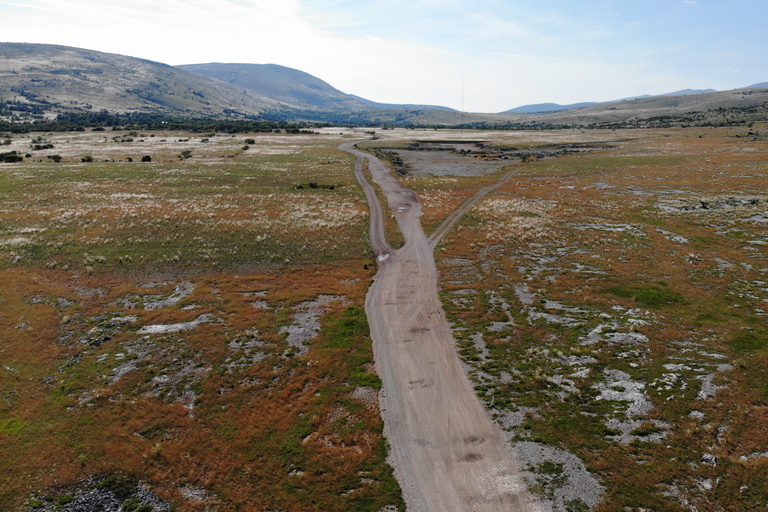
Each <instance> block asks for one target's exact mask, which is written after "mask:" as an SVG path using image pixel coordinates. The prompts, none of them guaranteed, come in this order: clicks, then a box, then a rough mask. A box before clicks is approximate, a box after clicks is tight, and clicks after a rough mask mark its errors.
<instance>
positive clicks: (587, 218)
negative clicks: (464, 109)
mask: <svg viewBox="0 0 768 512" xmlns="http://www.w3.org/2000/svg"><path fill="white" fill-rule="evenodd" d="M763 131H764V130H763ZM747 132H748V130H747V129H746V128H745V129H725V130H715V129H712V130H696V129H685V130H665V131H651V130H642V131H641V130H637V131H605V132H586V133H585V132H577V131H562V132H549V133H512V134H498V133H497V134H491V133H487V134H483V136H484V137H485V139H484V144H482V145H477V144H474V143H468V144H457V145H456V147H455V148H454V152H453V155H454V156H453V157H454V159H464V160H463V162H464V163H465V166H469V167H471V165H472V164H471V162H472V161H480V162H482V164H481V165H480V166H479V167H478V172H476V173H475V176H472V173H471V172H441V171H440V170H439V169H438V167H441V166H440V164H439V162H440V161H442V160H445V158H446V155H445V154H441V155H440V156H439V158H438V157H436V158H435V159H434V161H435V162H438V163H435V166H436V167H435V169H434V170H433V171H432V172H427V173H424V172H415V171H413V172H411V170H409V165H412V169H422V170H423V169H424V166H423V165H421V166H417V165H415V164H416V163H417V162H421V163H422V164H423V162H425V161H427V160H429V157H428V156H425V155H427V153H423V152H424V151H425V148H424V146H425V145H426V146H429V147H431V148H432V151H434V150H435V149H437V147H438V146H440V145H442V146H445V144H444V143H436V142H432V143H430V142H429V141H428V139H427V137H428V135H427V134H421V135H414V136H413V137H412V138H415V139H417V140H420V142H419V143H416V144H414V143H413V141H412V140H411V141H404V142H402V143H400V149H398V148H397V145H396V144H394V143H393V142H392V141H386V144H381V143H382V141H376V142H375V144H381V145H382V146H386V147H388V148H395V149H389V150H386V151H394V152H395V153H397V154H398V155H399V156H400V157H401V159H402V165H401V163H400V162H398V161H397V159H394V160H393V159H390V160H391V161H394V162H395V164H396V165H394V167H398V166H400V167H404V168H405V171H404V172H405V173H406V174H405V176H404V177H403V178H402V179H403V182H404V184H406V186H409V187H411V188H414V189H416V190H417V191H418V192H419V194H420V197H421V198H422V202H423V204H424V212H425V214H424V223H425V225H426V226H428V227H429V226H436V225H437V224H438V223H439V222H440V220H442V219H443V218H445V216H447V215H448V214H449V213H450V212H451V211H453V209H455V207H456V206H458V205H459V204H460V203H461V202H462V201H463V200H464V199H466V198H467V197H469V196H470V195H471V193H472V191H474V190H477V189H479V188H480V187H481V186H484V185H486V184H488V183H490V182H492V181H493V180H494V179H498V178H499V177H500V176H501V175H502V173H503V172H505V170H509V169H513V168H515V166H518V167H520V163H519V161H515V160H514V159H510V158H507V159H505V156H509V155H511V154H512V153H514V152H519V151H521V150H523V149H526V150H531V151H533V152H534V153H536V152H538V153H540V151H539V150H538V149H537V148H539V149H540V148H541V147H542V146H544V145H547V146H548V147H552V145H553V144H554V145H558V146H559V147H563V146H564V145H573V144H585V145H590V144H591V145H595V146H600V148H601V149H594V150H586V151H580V152H575V153H571V154H568V155H560V156H558V157H557V158H545V157H546V156H547V155H543V154H542V155H538V156H536V155H534V156H533V157H530V158H528V159H529V160H531V162H529V163H528V164H527V165H525V166H523V167H520V168H519V170H518V174H517V175H516V177H514V178H513V179H512V180H510V181H509V182H508V183H507V184H505V185H503V186H502V187H500V188H499V189H497V190H496V191H495V192H494V193H491V194H490V195H489V196H487V197H486V198H485V199H483V200H481V201H480V202H479V203H477V204H476V205H475V206H474V207H473V208H472V210H471V211H470V212H469V213H468V215H466V216H465V217H464V218H463V219H462V221H461V222H460V223H459V224H458V225H457V227H456V229H455V230H454V231H453V232H451V233H449V234H448V235H447V237H446V238H445V239H444V240H443V242H442V243H441V244H440V245H439V246H438V252H437V256H436V257H437V263H438V268H439V270H440V273H441V283H442V292H441V293H442V298H443V302H444V307H445V309H446V311H447V312H448V316H449V318H450V319H451V321H452V323H453V325H454V328H455V336H456V338H457V343H458V348H459V350H460V352H461V355H462V357H463V359H464V361H465V363H466V365H467V370H468V371H469V372H470V374H471V375H472V378H473V379H474V381H475V383H476V389H477V392H478V394H479V395H480V396H481V397H482V399H483V400H484V401H485V403H486V405H487V407H488V409H489V411H490V413H491V414H492V416H493V418H494V419H495V420H496V421H497V422H498V424H499V426H500V427H501V428H502V429H504V430H505V431H506V432H507V433H508V436H509V439H510V442H511V443H512V444H513V445H514V446H515V447H516V448H517V450H518V452H519V454H520V457H521V459H522V460H523V461H524V465H527V469H528V475H527V477H528V481H529V484H530V485H531V486H532V487H533V490H534V492H537V493H538V494H539V495H540V496H541V497H542V498H543V499H545V500H548V501H549V502H550V504H551V505H552V506H553V507H554V509H555V510H567V511H578V510H587V509H588V508H589V505H591V503H590V494H589V493H590V492H591V493H597V494H599V495H600V500H601V503H600V504H597V505H596V507H595V509H596V510H602V511H614V510H654V511H662V510H664V511H678V510H700V511H702V510H727V511H736V510H743V511H747V510H757V509H763V508H765V507H766V506H767V505H768V435H767V434H768V432H767V431H766V425H768V327H766V320H767V318H766V317H767V316H768V142H766V140H765V139H764V138H761V137H759V136H754V135H752V136H747ZM441 137H442V138H446V137H448V136H446V134H441ZM451 137H452V138H454V139H458V138H461V137H465V138H469V137H471V138H472V139H475V140H476V139H477V138H478V133H471V134H463V135H458V134H454V135H452V136H451ZM419 145H421V146H422V147H421V148H418V146H419ZM403 148H407V149H406V150H403ZM443 149H444V148H443ZM410 152H422V154H420V155H419V156H418V157H413V156H412V155H411V154H410ZM489 161H491V162H493V161H495V162H498V163H500V164H505V165H506V166H504V167H502V168H501V170H498V171H490V172H489V170H488V169H487V162H489ZM454 167H458V164H456V163H455V162H454ZM443 168H444V169H445V168H446V166H443ZM428 232H429V230H428ZM585 490H588V491H589V492H587V493H585ZM592 496H594V494H592Z"/></svg>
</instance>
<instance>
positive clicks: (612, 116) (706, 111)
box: [513, 88, 768, 125]
mask: <svg viewBox="0 0 768 512" xmlns="http://www.w3.org/2000/svg"><path fill="white" fill-rule="evenodd" d="M766 104H768V88H764V89H760V88H744V89H734V90H731V91H717V92H707V93H700V94H688V95H675V96H649V97H646V98H639V99H634V100H627V101H620V102H609V103H599V104H597V105H593V106H591V107H586V108H581V109H574V110H566V111H560V112H550V113H544V114H533V115H532V114H525V115H517V116H516V117H514V118H513V121H516V120H525V121H528V122H531V121H532V120H535V121H536V122H538V123H551V124H576V125H579V124H594V123H598V124H601V123H623V122H632V121H638V122H639V121H642V120H647V119H651V118H661V117H669V118H677V119H680V120H681V121H680V122H681V123H682V122H684V121H682V120H683V119H684V118H690V119H693V118H695V117H696V116H694V115H693V114H696V113H700V114H702V115H704V116H705V117H706V116H709V117H711V118H712V122H724V121H725V118H724V117H723V115H724V114H722V113H721V114H718V113H717V112H715V111H718V110H721V109H725V110H727V109H739V110H743V109H744V108H746V107H751V108H765V105H766ZM737 113H738V112H735V113H734V114H737ZM688 122H693V121H692V120H691V121H688Z"/></svg>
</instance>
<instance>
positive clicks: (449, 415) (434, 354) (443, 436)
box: [341, 144, 539, 512]
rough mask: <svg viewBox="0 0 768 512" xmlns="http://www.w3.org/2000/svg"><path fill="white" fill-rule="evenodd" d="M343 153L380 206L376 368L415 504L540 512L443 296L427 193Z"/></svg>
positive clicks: (372, 315)
mask: <svg viewBox="0 0 768 512" xmlns="http://www.w3.org/2000/svg"><path fill="white" fill-rule="evenodd" d="M341 149H343V150H345V151H348V152H350V153H352V154H354V155H356V156H357V157H358V161H357V164H356V166H355V173H356V174H357V177H358V180H359V181H360V183H361V185H362V186H363V189H364V190H365V192H366V195H367V197H368V202H369V204H370V207H371V244H372V246H373V250H374V253H375V254H376V257H377V259H378V262H379V271H378V273H377V274H376V276H375V278H374V284H373V286H371V289H370V290H369V292H368V295H367V297H366V304H365V309H366V313H367V314H368V321H369V323H370V326H371V336H372V338H373V349H374V357H375V360H376V370H377V372H378V373H379V376H380V377H381V379H382V381H383V383H384V388H383V393H382V395H383V396H382V401H381V409H382V415H383V417H384V424H385V431H384V433H385V435H386V437H387V438H388V440H389V443H390V445H391V462H392V465H393V466H394V468H395V475H396V476H397V479H398V481H399V482H400V485H401V486H402V488H403V493H404V497H405V500H406V502H407V504H408V510H409V511H411V512H426V511H429V512H431V511H446V512H464V511H476V512H481V511H483V512H485V511H488V512H490V511H494V512H497V511H529V510H539V507H538V506H537V505H536V504H535V502H534V501H533V500H532V498H531V496H530V494H529V493H528V490H527V487H526V485H525V483H524V481H523V479H522V477H521V476H520V474H519V469H518V466H517V463H516V461H515V460H514V457H513V456H512V454H511V453H510V451H509V449H508V446H507V443H506V442H505V440H504V439H503V437H502V436H501V434H500V433H499V432H498V431H497V429H496V428H495V426H494V425H493V423H492V422H491V420H490V418H489V417H488V414H487V412H486V411H485V409H484V408H483V406H482V405H481V403H480V401H479V399H478V398H477V396H476V395H475V392H474V390H473V389H472V386H471V384H470V382H469V379H468V378H467V376H466V374H465V373H464V371H463V369H462V366H461V362H460V360H459V358H458V355H457V354H456V349H455V341H454V339H453V335H452V333H451V329H450V326H449V325H448V322H447V321H446V318H445V313H444V312H443V309H442V305H441V303H440V300H439V298H438V288H437V269H436V267H435V260H434V257H433V243H435V242H436V240H433V241H430V240H428V239H427V237H426V236H425V234H424V231H423V229H422V226H421V221H420V216H421V205H420V204H419V200H418V197H417V195H416V194H415V193H414V192H413V191H412V190H409V189H407V188H405V187H403V186H402V185H400V183H399V182H398V181H397V180H396V179H395V178H394V177H393V176H392V175H391V174H390V172H389V170H388V169H387V167H386V166H385V165H384V164H383V163H382V162H381V161H379V160H377V159H376V158H373V157H372V156H370V155H368V154H365V153H362V152H360V151H357V150H355V149H354V148H353V145H352V144H345V145H342V146H341ZM365 158H367V159H368V160H369V170H370V171H371V175H372V177H373V180H374V181H375V182H376V184H377V185H379V186H380V187H381V189H382V191H383V192H384V194H385V195H386V197H387V200H388V202H389V207H390V210H391V211H392V213H393V214H394V215H395V218H396V220H397V222H398V225H399V226H400V230H401V231H402V233H403V238H404V240H405V243H404V245H403V247H401V248H400V249H397V250H394V249H393V248H392V247H390V246H389V244H387V242H386V240H385V238H384V227H383V218H382V211H381V206H380V205H379V202H378V199H377V198H376V195H375V194H374V192H373V189H372V187H371V186H370V184H368V183H367V182H366V179H365V176H364V175H363V160H364V159H365ZM454 221H455V219H454ZM448 227H450V226H448ZM444 232H445V231H443V232H442V233H444ZM439 236H442V235H441V234H440V235H439Z"/></svg>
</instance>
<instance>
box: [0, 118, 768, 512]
mask: <svg viewBox="0 0 768 512" xmlns="http://www.w3.org/2000/svg"><path fill="white" fill-rule="evenodd" d="M760 131H763V132H764V131H765V127H762V126H758V127H756V128H755V129H754V132H755V133H759V132H760ZM747 132H748V130H747V129H746V128H744V129H739V128H734V129H693V128H690V129H668V130H616V131H556V132H475V131H473V132H463V133H459V132H450V133H446V132H440V131H421V132H419V131H411V130H408V131H405V130H396V131H391V132H388V133H386V135H387V136H388V138H389V140H386V141H372V142H371V143H370V144H381V145H386V146H388V147H396V146H398V145H401V146H403V147H405V146H407V145H408V144H410V142H412V141H414V140H429V139H434V140H442V139H463V140H467V141H471V140H478V139H482V140H484V141H486V142H487V144H488V145H491V146H495V147H499V148H509V147H515V148H525V149H536V148H541V147H543V146H551V145H553V144H560V145H562V144H582V143H589V144H597V143H600V144H603V145H605V146H607V147H606V148H605V149H601V150H594V151H585V152H582V153H577V154H572V155H568V156H560V157H558V158H551V159H550V158H546V159H536V158H533V159H532V161H530V162H527V163H525V165H522V163H521V162H518V161H515V160H514V159H511V160H508V161H504V162H500V167H499V169H498V170H495V171H488V172H486V171H484V172H483V173H477V174H476V175H473V174H472V173H464V174H462V175H455V176H454V175H438V174H436V175H434V176H430V175H428V174H429V173H426V174H425V173H422V174H415V173H413V174H406V175H405V176H403V177H402V178H401V179H402V180H403V182H404V184H406V186H408V187H410V188H413V189H415V190H416V191H417V192H419V194H420V197H421V199H422V204H423V210H424V216H423V222H424V225H425V230H426V231H427V233H429V232H430V231H431V230H433V229H434V228H436V227H437V226H438V225H439V223H440V222H441V221H442V220H443V219H445V218H446V217H447V216H448V215H449V214H450V213H451V212H452V211H453V210H454V209H455V208H456V207H457V206H459V205H460V204H461V203H462V202H463V201H464V200H465V199H466V198H468V197H470V196H471V195H472V194H473V193H474V192H475V191H476V190H479V189H480V188H482V187H483V186H485V185H487V184H489V183H492V182H493V181H495V180H496V179H498V178H499V177H500V176H502V175H503V174H504V173H506V172H507V171H508V170H511V169H517V170H518V174H517V176H516V177H515V178H513V179H512V180H511V181H510V182H508V183H507V184H505V185H504V186H502V187H501V188H499V189H497V190H496V191H495V192H493V193H492V194H491V195H489V196H488V197H486V198H485V199H484V200H481V201H480V202H478V203H477V204H476V205H475V206H474V207H473V208H472V210H470V212H469V213H468V214H467V215H466V216H465V217H464V218H463V219H462V220H461V221H460V222H459V224H458V225H457V226H456V228H455V229H454V230H453V231H452V232H450V233H449V234H448V235H447V237H446V238H445V239H444V240H443V242H442V243H441V244H440V245H439V246H438V250H437V254H436V258H437V262H438V268H439V271H440V274H441V282H442V285H441V286H442V290H441V294H442V297H443V302H444V305H445V309H446V312H447V313H448V315H449V318H450V320H451V321H452V322H453V324H454V326H455V334H456V337H457V342H458V349H459V350H460V353H461V355H462V357H463V359H464V361H465V362H466V363H467V364H468V368H469V371H470V373H471V375H472V377H473V379H474V380H475V383H476V389H477V391H478V393H479V395H480V396H481V398H482V399H483V400H484V401H485V403H486V404H487V406H488V408H489V411H490V413H491V414H492V416H493V417H494V419H495V420H497V421H498V422H499V425H500V427H501V428H503V429H504V430H505V431H506V432H507V433H508V436H509V439H510V442H511V443H513V444H515V445H516V446H517V447H518V448H519V449H520V450H521V452H522V453H532V452H533V451H535V450H539V452H541V453H545V454H547V456H548V457H549V458H546V460H544V461H543V462H542V461H541V460H533V459H530V458H529V459H526V458H525V457H523V462H524V465H527V470H528V477H529V482H530V483H531V485H532V486H533V488H534V490H535V491H536V492H538V493H539V494H540V495H541V496H542V497H544V498H547V499H550V500H552V501H553V503H554V506H555V509H556V510H564V511H568V512H572V511H578V510H586V509H585V508H584V507H585V506H587V505H586V502H587V501H588V497H587V496H581V495H579V493H578V492H577V491H575V490H574V487H578V485H579V482H583V481H584V480H579V478H582V477H583V476H584V474H587V475H589V478H593V479H594V480H595V481H596V482H598V485H599V486H601V487H602V489H603V492H602V494H601V495H600V497H599V500H598V501H599V503H597V504H596V506H595V507H594V508H595V509H596V510H600V511H612V510H638V511H639V510H643V509H645V510H669V511H678V510H690V509H693V508H694V507H695V508H696V509H698V510H728V511H731V510H734V511H741V510H743V511H747V510H756V509H760V508H765V507H766V506H767V505H768V493H766V489H768V455H766V454H768V442H766V439H768V436H766V434H767V432H766V424H768V423H767V422H766V420H768V370H766V368H768V330H767V329H766V327H765V325H766V315H767V313H766V312H767V311H768V276H767V275H766V274H768V262H767V261H766V258H768V252H766V251H767V250H768V249H767V247H768V238H767V237H766V232H767V231H768V187H767V186H766V183H768V180H767V179H766V177H767V176H768V145H767V142H766V141H765V140H764V139H761V138H760V137H756V136H747ZM37 135H38V134H35V137H37ZM153 135H154V136H153ZM42 137H43V139H44V140H43V141H39V143H52V144H53V145H54V148H52V149H48V150H39V151H32V150H31V149H30V144H31V143H32V140H31V137H26V138H20V137H18V136H16V137H14V138H13V139H12V145H11V146H4V147H5V148H8V149H3V151H10V150H18V151H20V152H22V153H25V152H30V153H31V154H32V155H33V158H31V159H29V158H28V159H26V161H25V162H24V163H21V164H17V163H13V164H0V199H1V201H0V280H1V281H2V287H1V288H0V298H1V299H2V303H0V307H1V308H2V309H1V311H2V313H0V317H2V318H0V333H2V334H0V351H1V352H0V365H2V367H0V393H2V402H0V436H2V438H1V440H2V442H0V460H2V461H3V466H2V471H0V474H2V476H1V477H0V509H11V510H14V509H24V507H23V506H22V505H23V504H24V503H26V504H27V507H26V509H28V508H29V505H30V504H31V503H32V501H31V500H32V499H33V498H34V497H35V496H36V498H34V499H38V500H39V502H40V503H42V504H45V505H46V506H47V505H48V504H55V503H56V502H57V500H60V499H62V498H65V497H66V496H67V495H68V494H67V493H71V492H73V491H72V487H71V485H72V484H76V483H77V482H80V481H82V480H83V479H85V478H87V477H89V476H93V475H105V474H110V475H119V476H121V477H131V478H137V479H139V480H141V481H142V482H146V483H148V484H149V485H150V487H151V488H152V489H153V490H154V491H155V492H156V493H157V494H158V495H159V496H161V497H162V498H164V499H167V500H169V501H170V502H172V503H174V504H176V505H177V506H178V507H180V509H182V510H204V509H218V510H238V509H240V510H252V509H270V510H275V509H276V510H317V509H321V510H381V509H382V507H387V506H391V507H390V508H384V509H383V510H394V508H398V509H401V510H402V508H403V504H402V501H401V498H400V495H399V489H398V487H397V484H396V482H395V481H394V479H393V477H392V474H391V471H390V469H389V467H388V466H387V465H386V464H385V462H384V453H385V451H386V449H385V443H384V440H383V439H382V436H381V419H380V416H379V413H378V410H377V402H376V389H377V387H378V386H379V382H378V378H377V377H376V376H375V373H374V369H373V366H372V356H371V352H370V343H369V339H368V336H367V324H366V323H365V321H364V315H363V313H362V307H363V300H364V294H365V292H366V290H367V288H368V286H369V285H370V279H371V276H372V275H373V272H374V268H373V263H372V261H371V257H370V253H369V250H368V246H367V242H366V238H365V235H366V230H367V222H368V217H367V213H366V205H365V202H364V197H363V194H362V192H361V191H360V190H359V189H358V187H357V185H356V183H355V181H354V176H353V174H352V172H351V169H352V164H353V160H352V158H351V157H349V156H348V155H346V154H344V153H342V152H340V151H338V150H336V149H335V148H336V146H337V145H338V144H339V143H340V142H341V140H342V137H340V136H339V135H337V134H334V135H330V134H327V135H312V136H293V135H292V136H287V135H281V134H271V135H259V136H237V137H231V136H228V135H227V136H222V135H216V136H210V134H209V135H208V136H201V135H197V136H191V135H190V134H183V133H160V132H157V133H154V134H152V133H145V134H142V133H136V134H129V133H125V132H87V133H84V134H76V133H75V134H43V135H42ZM246 138H254V139H255V140H254V143H253V144H248V146H249V147H248V149H243V147H244V146H245V145H246V141H245V139H246ZM129 139H132V140H130V141H129ZM203 139H208V140H207V142H204V141H203ZM123 141H125V142H123ZM183 151H190V152H191V153H190V154H191V157H190V158H184V157H183V153H182V152H183ZM49 154H59V155H61V156H62V159H63V161H62V162H61V163H58V164H56V163H53V162H50V161H49V159H48V158H47V155H49ZM144 155H151V157H152V161H151V162H140V161H139V160H140V159H141V157H142V156H144ZM84 156H92V157H93V160H94V162H92V163H83V162H81V158H82V157H84ZM478 156H481V155H463V156H462V157H461V158H466V159H468V160H467V161H468V162H471V161H472V160H473V159H474V158H475V157H478ZM128 157H131V158H132V159H133V162H128V161H126V160H127V158H128ZM481 158H487V157H486V156H482V157H481ZM37 160H42V161H39V162H38V161H37ZM484 165H485V164H484ZM484 168H485V167H484ZM299 187H301V188H299ZM331 187H333V188H331ZM388 228H389V229H390V230H394V228H395V224H394V222H391V223H390V224H389V226H388ZM398 236H399V235H398V234H396V233H394V234H393V235H392V240H393V241H394V242H395V243H397V241H398ZM365 265H368V268H367V269H366V268H365ZM303 339H307V341H301V340H303ZM537 453H538V452H537ZM569 454H572V455H575V456H577V457H578V460H579V461H580V462H579V463H578V464H576V463H573V459H570V458H568V457H569V456H570V455H569ZM579 464H580V465H579ZM580 472H581V473H580ZM582 487H583V486H582ZM35 493H38V494H37V495H35ZM46 496H48V498H49V499H45V498H46ZM587 508H588V507H587Z"/></svg>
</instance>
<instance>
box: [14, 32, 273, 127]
mask: <svg viewBox="0 0 768 512" xmlns="http://www.w3.org/2000/svg"><path fill="white" fill-rule="evenodd" d="M0 100H4V101H21V102H24V103H31V104H37V105H41V106H43V107H47V108H46V109H47V110H53V111H68V110H74V111H98V110H102V109H105V110H108V111H111V112H174V113H184V114H185V115H209V116H214V115H221V114H223V113H224V112H225V111H236V112H239V113H242V114H258V113H261V112H264V111H267V110H273V109H278V108H281V107H282V106H281V104H280V103H279V102H278V101H277V100H275V99H272V98H269V97H267V96H265V95H261V94H257V93H254V92H252V91H243V90H242V89H237V88H234V87H232V86H231V85H229V84H226V83H223V82H220V81H218V80H214V79H211V78H208V77H205V76H202V75H199V74H197V73H190V72H188V71H184V70H182V69H177V68H174V67H172V66H168V65H166V64H161V63H158V62H152V61H149V60H144V59H137V58H135V57H126V56H123V55H116V54H110V53H102V52H97V51H92V50H84V49H80V48H71V47H66V46H55V45H44V44H25V43H0Z"/></svg>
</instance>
